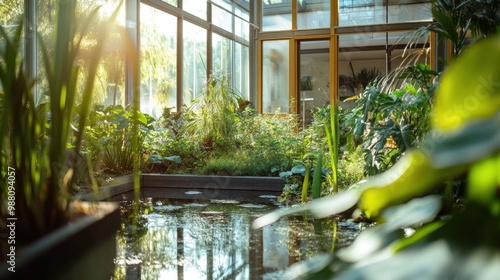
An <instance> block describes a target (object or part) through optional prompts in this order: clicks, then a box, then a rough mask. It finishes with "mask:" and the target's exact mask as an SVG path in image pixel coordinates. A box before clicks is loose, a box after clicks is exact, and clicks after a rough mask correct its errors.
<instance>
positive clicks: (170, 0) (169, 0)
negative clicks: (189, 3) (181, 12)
mask: <svg viewBox="0 0 500 280" xmlns="http://www.w3.org/2000/svg"><path fill="white" fill-rule="evenodd" d="M162 1H163V2H165V3H168V4H170V5H172V6H176V7H177V5H178V3H177V2H178V1H177V0H162Z"/></svg>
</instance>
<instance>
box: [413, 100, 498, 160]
mask: <svg viewBox="0 0 500 280" xmlns="http://www.w3.org/2000/svg"><path fill="white" fill-rule="evenodd" d="M499 106H500V105H499ZM498 109H499V110H498V111H497V112H496V115H494V116H492V117H491V118H488V119H484V120H476V121H472V122H469V123H467V124H465V125H464V126H462V127H461V128H460V129H459V130H457V131H454V132H453V133H447V134H442V135H440V136H436V137H433V138H430V139H427V140H425V141H424V142H423V143H422V144H421V147H422V150H423V151H424V152H425V153H426V154H427V155H429V156H430V158H431V161H432V165H433V166H435V167H437V168H447V167H451V166H454V165H457V164H467V163H471V162H474V161H477V160H479V159H481V158H483V157H485V156H487V155H489V154H491V153H493V152H495V151H498V150H499V149H500V107H499V108H498Z"/></svg>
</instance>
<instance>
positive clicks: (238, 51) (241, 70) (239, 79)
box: [233, 43, 250, 100]
mask: <svg viewBox="0 0 500 280" xmlns="http://www.w3.org/2000/svg"><path fill="white" fill-rule="evenodd" d="M249 82H250V71H249V48H248V47H247V46H244V45H242V44H239V43H234V71H233V84H234V88H235V89H236V90H238V91H239V92H240V93H241V96H243V98H245V99H246V100H250V83H249Z"/></svg>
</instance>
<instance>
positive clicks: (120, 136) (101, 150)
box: [85, 105, 154, 175]
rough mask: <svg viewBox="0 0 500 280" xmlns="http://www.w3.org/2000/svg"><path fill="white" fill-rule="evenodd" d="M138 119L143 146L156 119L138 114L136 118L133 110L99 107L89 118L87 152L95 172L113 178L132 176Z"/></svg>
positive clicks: (118, 107)
mask: <svg viewBox="0 0 500 280" xmlns="http://www.w3.org/2000/svg"><path fill="white" fill-rule="evenodd" d="M134 119H136V120H137V123H138V125H139V128H140V133H139V137H138V143H137V145H139V146H140V147H142V145H143V143H144V141H145V139H146V137H147V136H148V134H149V132H150V130H152V129H153V126H152V122H153V120H154V119H153V118H152V117H151V116H149V115H147V114H143V113H141V112H137V116H134V113H133V110H132V109H131V108H130V107H127V108H124V107H122V106H121V105H117V106H108V107H103V106H96V107H95V108H94V110H93V111H92V114H91V115H90V117H89V120H90V121H89V124H88V127H87V133H86V141H85V143H86V145H85V149H86V152H87V153H88V154H89V155H90V158H91V160H92V162H94V164H96V165H95V167H94V169H102V170H103V171H105V172H107V173H110V174H113V175H124V174H130V173H132V171H133V169H134V161H135V155H134V149H133V145H132V138H133V134H134V131H133V129H132V128H133V123H134Z"/></svg>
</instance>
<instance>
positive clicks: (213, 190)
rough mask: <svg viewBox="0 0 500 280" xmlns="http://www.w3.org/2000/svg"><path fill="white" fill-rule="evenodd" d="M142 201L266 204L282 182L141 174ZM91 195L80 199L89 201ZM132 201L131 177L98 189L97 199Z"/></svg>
mask: <svg viewBox="0 0 500 280" xmlns="http://www.w3.org/2000/svg"><path fill="white" fill-rule="evenodd" d="M140 186H141V192H140V195H141V198H146V197H151V198H171V199H196V200H213V199H231V200H238V201H248V202H268V201H269V198H270V197H272V196H279V195H280V194H281V193H282V191H283V187H284V186H285V182H284V181H283V179H282V178H279V177H253V176H210V175H179V174H141V175H140ZM92 195H93V194H89V195H86V196H85V197H83V199H91V198H92ZM133 198H134V177H133V176H132V175H128V176H124V177H120V178H117V179H116V180H115V181H113V182H112V183H111V184H110V185H108V186H106V187H103V188H101V191H100V193H99V194H98V197H97V199H99V200H108V201H125V200H133Z"/></svg>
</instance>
